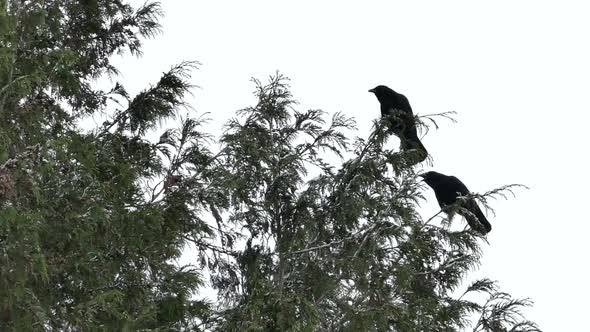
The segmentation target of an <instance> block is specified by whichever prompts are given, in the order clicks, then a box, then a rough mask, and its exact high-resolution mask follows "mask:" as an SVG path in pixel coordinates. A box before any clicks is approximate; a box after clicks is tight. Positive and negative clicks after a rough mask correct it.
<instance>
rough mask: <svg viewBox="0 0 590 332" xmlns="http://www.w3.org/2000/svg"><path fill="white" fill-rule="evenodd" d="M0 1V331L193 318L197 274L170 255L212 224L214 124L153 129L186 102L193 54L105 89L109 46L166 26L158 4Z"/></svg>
mask: <svg viewBox="0 0 590 332" xmlns="http://www.w3.org/2000/svg"><path fill="white" fill-rule="evenodd" d="M0 4H1V5H0V8H1V12H0V35H1V38H0V43H1V44H2V45H1V46H2V53H1V54H0V117H1V119H0V138H1V139H0V248H1V250H0V259H1V260H2V264H1V267H0V330H2V331H6V330H16V331H41V330H50V331H120V330H130V331H131V330H139V329H149V330H154V331H155V330H160V331H164V330H179V329H183V328H186V327H187V326H188V325H189V324H190V322H191V321H192V320H193V319H194V317H196V316H198V315H199V313H200V312H201V311H203V310H205V309H206V305H205V304H204V303H201V302H199V301H194V300H192V293H193V292H195V291H196V290H197V288H198V287H199V285H201V283H202V279H201V276H200V274H199V273H198V271H197V270H196V269H195V268H193V267H190V266H187V267H179V266H177V265H176V264H175V263H174V262H173V261H172V260H173V259H175V258H178V257H179V256H180V254H181V250H182V249H183V247H184V244H185V242H186V240H185V237H186V236H189V235H191V236H202V234H208V233H209V232H210V229H209V227H208V226H207V225H206V223H204V222H203V221H202V220H201V219H200V218H199V217H198V214H199V209H200V207H201V205H200V202H199V201H198V200H197V199H196V198H195V195H193V192H194V191H198V188H199V186H205V185H207V184H208V183H209V182H210V180H209V179H208V177H209V174H208V173H207V172H208V167H207V166H206V165H207V162H206V160H207V159H208V158H209V154H210V153H209V151H208V150H207V148H206V140H207V137H206V136H205V135H203V134H202V133H200V132H199V131H198V129H199V125H200V124H201V121H197V120H194V119H185V120H184V121H183V123H182V126H181V128H179V129H176V130H174V129H170V130H167V131H166V132H165V133H164V135H163V136H162V139H161V140H160V142H157V143H151V142H149V141H148V140H147V139H146V138H145V135H146V133H147V132H149V131H152V130H154V129H155V128H156V126H157V124H158V123H159V122H161V121H163V120H165V119H167V118H170V117H173V116H174V115H175V114H177V111H178V109H179V107H182V106H183V105H184V102H183V96H184V95H185V94H186V93H187V92H188V91H189V89H190V88H191V86H190V84H189V83H188V81H187V78H188V76H187V75H188V73H189V70H190V69H191V67H193V66H194V64H191V63H183V64H180V65H178V66H175V67H173V68H172V69H171V70H170V71H169V72H167V73H165V74H164V75H163V76H162V78H161V79H160V80H159V81H158V82H157V83H155V84H154V85H153V86H150V87H148V88H147V89H145V90H144V91H143V92H141V93H139V94H138V95H137V96H129V95H128V94H127V93H126V92H125V89H124V88H123V86H122V85H120V84H116V85H114V86H113V88H112V90H110V91H101V90H97V89H94V88H93V87H92V82H93V80H94V79H96V78H98V77H100V76H102V75H105V74H115V73H116V68H114V67H113V66H112V65H111V63H110V61H109V57H110V56H112V55H113V54H115V53H119V52H123V51H125V50H126V49H128V50H129V51H130V52H131V53H133V54H137V53H139V52H140V46H141V42H140V40H141V38H143V37H150V36H152V35H154V34H155V33H156V32H158V29H159V25H158V23H157V18H158V17H159V15H160V7H159V5H158V4H155V3H147V4H145V5H144V6H142V7H140V8H138V9H136V10H135V9H133V8H132V7H130V6H129V5H127V4H125V3H123V2H122V1H107V0H94V1H66V0H63V1H61V0H56V1H41V0H38V1H35V0H30V1H21V0H13V1H12V0H10V1H1V2H0ZM101 114H104V115H106V116H107V118H108V120H107V121H105V122H104V123H103V124H102V125H100V126H98V127H97V128H95V129H94V130H92V131H83V130H81V129H80V128H79V125H78V124H79V123H80V121H83V120H84V119H85V118H86V117H88V116H91V115H101ZM188 174H191V179H190V181H186V182H185V181H183V177H184V176H186V175H188ZM172 180H174V181H172Z"/></svg>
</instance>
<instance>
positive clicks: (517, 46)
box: [117, 0, 590, 331]
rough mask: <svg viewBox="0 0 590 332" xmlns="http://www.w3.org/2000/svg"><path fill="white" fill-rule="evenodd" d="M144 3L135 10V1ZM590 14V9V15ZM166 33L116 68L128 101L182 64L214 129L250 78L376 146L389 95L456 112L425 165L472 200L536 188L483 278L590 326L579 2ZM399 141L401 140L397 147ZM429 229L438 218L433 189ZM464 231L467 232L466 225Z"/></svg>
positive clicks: (511, 208)
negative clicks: (282, 89)
mask: <svg viewBox="0 0 590 332" xmlns="http://www.w3.org/2000/svg"><path fill="white" fill-rule="evenodd" d="M132 3H134V4H141V3H143V0H141V1H132ZM588 6H590V5H588ZM163 9H164V10H165V17H164V19H163V20H162V24H163V28H164V29H163V34H161V35H159V36H157V37H156V38H155V39H154V40H149V41H147V42H146V43H145V47H144V53H145V54H144V56H143V57H142V58H140V59H135V58H133V57H130V56H127V57H124V58H123V59H122V60H121V59H119V60H117V62H118V63H119V64H120V68H121V71H122V77H120V78H118V80H119V81H121V82H122V83H124V84H125V85H126V87H127V88H128V90H129V91H130V92H132V93H134V92H137V91H139V90H140V89H143V88H144V87H146V85H147V83H152V82H155V81H156V80H157V79H158V78H159V77H160V75H161V73H162V72H164V71H166V70H168V69H169V68H170V67H171V66H172V65H173V64H176V63H179V62H181V61H183V60H197V61H199V62H201V63H202V66H201V67H200V69H199V70H198V71H196V72H195V73H194V76H193V82H194V83H195V84H197V85H199V86H200V89H197V90H196V91H195V97H194V101H193V106H194V107H195V108H196V109H197V110H198V111H199V112H211V113H212V114H211V117H212V118H213V121H212V123H211V126H210V127H209V128H208V130H210V131H211V132H212V133H214V134H219V133H220V128H221V125H222V124H223V123H224V122H225V121H226V120H227V119H228V118H230V117H232V116H233V115H234V112H235V111H236V110H237V109H240V108H243V107H246V106H249V105H252V104H253V103H254V102H255V100H254V98H253V96H252V91H253V84H252V83H251V82H250V81H249V79H250V77H257V78H260V79H265V78H266V77H267V76H268V75H269V74H272V73H274V72H275V71H276V70H279V71H281V72H282V73H283V74H285V75H287V76H289V77H290V78H291V79H292V81H291V85H292V91H293V93H294V96H295V98H296V99H297V100H299V102H300V108H301V109H302V110H305V109H308V108H321V109H323V110H325V111H327V112H329V113H334V112H337V111H342V112H344V113H345V114H347V115H349V116H354V117H355V118H356V120H357V122H358V126H359V132H358V135H360V136H362V137H367V136H368V132H369V129H370V126H371V121H372V120H373V119H375V118H377V117H378V116H379V105H378V102H377V100H376V98H375V97H374V95H372V94H370V93H368V92H367V90H368V89H370V88H373V87H374V86H376V85H378V84H385V85H388V86H389V87H391V88H393V89H394V90H396V91H397V92H400V93H403V94H405V95H406V96H407V97H408V98H409V100H410V103H411V104H412V107H413V109H414V112H415V113H418V114H428V113H438V112H445V111H456V112H458V115H457V116H456V119H457V120H458V123H456V124H453V123H451V122H448V121H442V122H440V124H441V125H442V126H441V128H440V129H439V130H432V131H431V132H430V133H429V134H428V135H427V136H426V137H425V138H424V140H423V142H424V144H425V146H426V148H427V149H428V151H429V152H430V153H431V155H432V156H433V158H434V166H433V167H432V168H430V167H428V169H432V170H436V171H439V172H442V173H445V174H450V175H455V176H457V177H459V178H460V179H461V180H462V181H463V182H464V183H465V184H467V186H468V187H469V188H470V189H471V190H472V191H475V192H485V191H487V190H490V189H493V188H496V187H499V186H501V185H504V184H509V183H523V184H526V185H527V186H529V187H530V188H531V189H530V190H521V191H518V192H517V197H516V198H511V199H509V200H507V201H505V200H498V201H497V202H494V203H493V207H494V208H495V210H496V216H495V217H494V216H491V215H490V216H489V217H490V218H489V219H490V222H491V223H492V225H493V230H492V232H491V233H490V235H489V236H488V239H489V241H490V246H488V247H486V248H484V258H483V260H482V266H481V268H480V269H479V270H478V271H477V272H476V273H474V276H479V277H483V276H487V277H489V278H491V279H494V280H498V281H499V282H500V286H501V289H502V290H504V291H507V292H509V293H510V294H512V295H513V296H515V297H531V298H532V299H533V300H534V301H535V305H534V307H533V308H531V309H529V310H528V311H527V316H528V318H530V319H532V320H534V321H536V322H537V323H539V324H540V326H541V328H543V329H544V330H546V331H579V330H581V329H582V328H583V327H585V326H587V325H588V324H587V317H586V315H587V310H588V304H587V303H588V301H587V299H588V298H589V297H590V291H589V290H588V287H587V286H586V282H587V281H588V279H589V278H588V273H587V269H588V267H587V263H588V261H589V260H588V247H589V246H588V243H589V242H590V241H589V240H588V233H589V230H590V227H589V225H588V214H587V213H586V210H587V208H586V204H588V202H587V196H588V194H587V192H586V190H587V188H588V187H589V185H590V181H589V176H588V175H587V174H588V173H587V170H588V158H587V154H588V148H587V143H588V139H589V134H588V133H587V131H586V128H585V127H586V124H587V120H588V116H587V111H588V110H589V109H590V101H589V99H588V97H587V95H588V94H589V92H590V43H589V35H590V20H589V19H588V14H589V13H590V11H588V8H586V5H584V2H583V1H559V2H558V1H518V3H517V2H516V1H494V2H491V1H489V2H487V3H486V4H484V3H483V2H480V1H404V2H402V1H363V2H362V3H361V2H360V1H358V2H353V1H323V2H321V3H320V2H319V1H291V2H287V1H270V0H268V1H188V0H185V1H181V0H166V1H163ZM393 144H397V143H396V142H394V143H393ZM426 195H427V198H428V202H426V203H424V211H425V212H424V213H425V216H424V217H426V218H427V217H429V216H430V215H431V214H433V213H435V212H436V211H438V206H437V204H436V199H435V198H434V194H433V193H432V192H431V191H428V192H427V193H426ZM457 222H458V220H457Z"/></svg>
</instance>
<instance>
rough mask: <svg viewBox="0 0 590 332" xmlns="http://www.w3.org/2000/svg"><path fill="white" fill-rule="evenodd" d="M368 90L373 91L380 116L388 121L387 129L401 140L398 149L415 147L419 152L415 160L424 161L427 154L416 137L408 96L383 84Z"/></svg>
mask: <svg viewBox="0 0 590 332" xmlns="http://www.w3.org/2000/svg"><path fill="white" fill-rule="evenodd" d="M369 92H372V93H374V94H375V96H376V97H377V100H379V103H380V104H381V117H382V118H386V119H387V120H388V121H389V131H391V132H393V134H395V135H396V136H397V137H399V139H400V140H401V147H400V149H401V150H402V151H407V150H410V149H416V150H417V151H419V152H420V153H419V156H418V160H417V161H416V162H417V163H418V162H422V161H424V159H426V157H427V156H428V151H426V148H425V147H424V145H422V142H421V141H420V138H419V137H418V131H417V130H416V122H415V120H414V113H413V112H412V107H411V106H410V102H409V101H408V98H406V96H404V95H402V94H401V93H397V92H395V91H393V90H392V89H390V88H388V87H386V86H385V85H379V86H377V87H375V88H373V89H371V90H369Z"/></svg>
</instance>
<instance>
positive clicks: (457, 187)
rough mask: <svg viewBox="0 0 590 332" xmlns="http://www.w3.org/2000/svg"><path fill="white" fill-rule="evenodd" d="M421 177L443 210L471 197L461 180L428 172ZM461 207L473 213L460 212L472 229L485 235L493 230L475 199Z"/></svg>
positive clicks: (469, 200)
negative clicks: (468, 196)
mask: <svg viewBox="0 0 590 332" xmlns="http://www.w3.org/2000/svg"><path fill="white" fill-rule="evenodd" d="M420 176H421V177H422V178H423V179H424V182H426V184H428V185H429V186H430V187H431V188H432V189H433V190H434V194H435V195H436V200H437V201H438V205H439V206H440V207H441V209H444V208H445V207H447V206H449V205H453V204H454V203H455V202H456V201H457V197H459V196H467V195H469V190H468V189H467V187H466V186H465V185H464V184H463V182H461V180H459V179H457V178H456V177H454V176H448V175H444V174H441V173H437V172H426V173H423V174H420ZM460 206H461V207H462V208H464V209H465V210H467V211H469V212H471V213H465V212H462V211H461V210H459V211H458V213H459V214H460V215H462V216H463V217H465V219H466V220H467V223H468V224H469V226H471V228H472V229H474V230H476V231H478V232H480V233H482V234H484V235H485V234H486V233H488V232H489V231H491V230H492V225H490V223H489V222H488V220H487V219H486V217H485V216H484V214H483V212H481V209H480V208H479V206H478V205H477V203H476V202H475V200H474V199H473V198H471V199H468V200H467V201H465V202H463V203H461V204H460Z"/></svg>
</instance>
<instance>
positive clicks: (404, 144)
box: [400, 135, 428, 165]
mask: <svg viewBox="0 0 590 332" xmlns="http://www.w3.org/2000/svg"><path fill="white" fill-rule="evenodd" d="M400 149H401V150H402V151H408V150H415V151H416V152H415V153H413V154H412V165H415V164H418V163H421V162H423V161H424V160H426V158H427V157H428V151H427V150H426V147H424V144H422V142H421V141H420V139H419V138H418V136H417V135H416V136H415V137H409V138H404V139H401V147H400Z"/></svg>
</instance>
